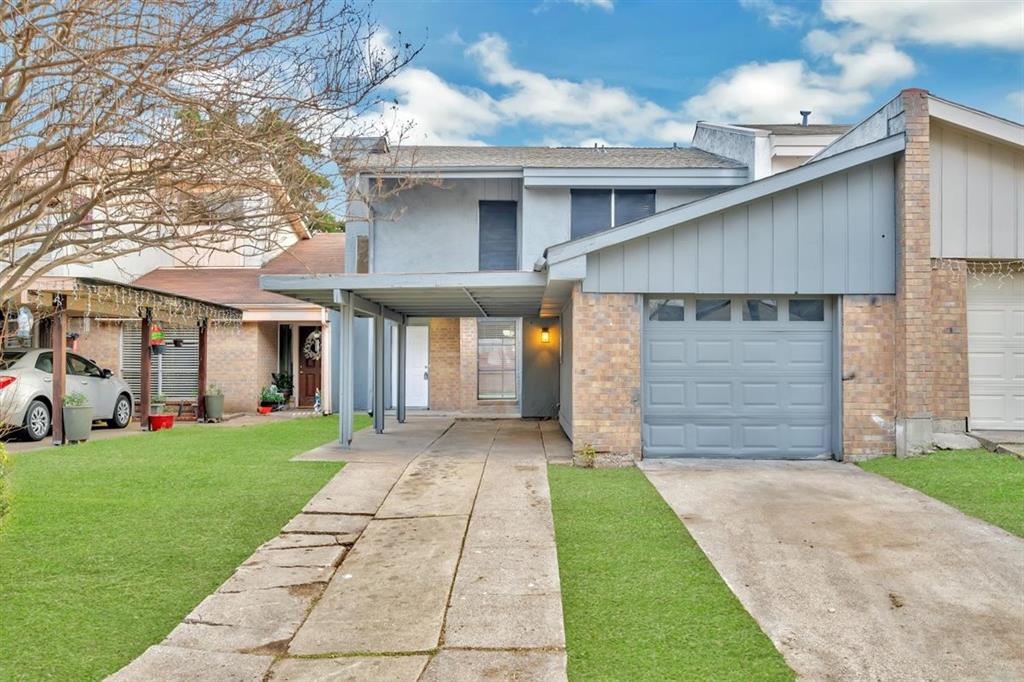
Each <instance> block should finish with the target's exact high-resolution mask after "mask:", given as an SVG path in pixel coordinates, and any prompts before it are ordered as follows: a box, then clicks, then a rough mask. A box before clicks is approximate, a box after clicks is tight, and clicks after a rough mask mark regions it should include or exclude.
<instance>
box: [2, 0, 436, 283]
mask: <svg viewBox="0 0 1024 682" xmlns="http://www.w3.org/2000/svg"><path fill="white" fill-rule="evenodd" d="M416 52H417V49H416V48H415V47H413V46H411V45H408V44H405V45H401V44H400V45H399V46H398V47H397V48H395V47H392V46H389V45H385V44H384V42H383V41H382V34H381V31H380V30H379V28H378V27H377V26H376V25H375V23H374V22H373V20H372V17H371V14H370V8H369V7H368V5H366V4H365V3H363V2H357V1H354V0H64V1H61V0H57V1H56V2H55V1H53V0H49V1H43V0H0V301H2V300H10V299H11V298H12V297H13V296H14V295H15V294H17V293H19V292H20V291H22V290H25V289H26V288H27V287H29V286H30V285H31V283H32V281H33V280H34V279H35V278H37V277H39V276H41V275H44V274H46V273H48V272H52V271H53V270H54V269H56V268H58V267H60V266H63V265H66V264H70V263H86V264H88V263H93V262H97V261H101V260H109V259H114V258H117V257H118V256H123V255H127V254H131V253H135V252H138V251H141V250H143V249H146V248H150V247H158V248H162V249H165V250H168V251H174V252H176V253H179V254H180V253H186V254H187V253H189V252H191V251H194V252H195V253H197V254H199V253H203V252H209V251H211V250H212V251H230V252H238V251H246V252H250V253H252V252H259V251H262V250H266V249H270V248H273V247H274V245H276V244H277V243H278V240H277V239H276V237H277V236H278V235H279V233H280V232H281V231H283V230H295V229H301V220H302V213H301V211H300V209H299V208H297V207H296V205H295V203H294V202H293V201H292V200H291V196H290V191H289V188H291V187H294V186H301V185H302V184H303V183H308V181H309V178H308V177H306V176H305V175H304V174H307V173H337V172H338V171H337V169H336V167H335V166H334V163H333V160H332V159H331V158H330V154H329V152H328V147H329V146H330V144H331V143H332V141H333V145H334V147H333V152H334V154H335V155H336V156H341V157H344V158H346V159H349V160H357V159H359V158H362V157H364V156H365V149H364V148H363V146H362V145H364V144H365V142H364V141H365V139H366V138H367V137H368V136H371V135H372V136H378V135H381V134H384V133H387V132H388V131H384V130H382V129H381V128H380V121H381V120H382V119H380V118H379V117H375V116H373V114H374V113H375V112H379V111H380V108H381V104H382V99H381V95H380V91H381V86H382V84H384V83H385V82H386V81H387V80H388V78H390V77H391V76H392V75H394V74H395V72H396V71H397V70H398V69H400V68H402V67H403V66H404V65H405V64H406V63H408V61H409V60H410V59H411V58H412V57H414V56H415V54H416ZM390 132H391V134H392V137H393V138H394V137H399V138H400V137H401V135H402V131H401V130H398V131H390ZM296 135H301V136H302V137H303V138H304V139H306V140H313V141H315V142H316V143H317V145H319V148H320V149H322V150H323V152H322V153H321V154H313V155H312V156H314V157H315V158H313V159H312V163H298V164H297V163H287V164H282V163H275V159H278V158H280V156H281V155H289V154H291V155H294V154H295V140H296ZM339 145H341V146H342V147H344V146H345V145H351V146H352V149H351V150H350V151H349V152H345V151H344V149H342V150H339ZM308 152H309V150H306V153H308ZM353 163H357V161H353ZM374 163H375V164H376V165H375V168H374V170H379V160H375V161H374ZM317 164H319V166H317ZM353 172H358V169H353V167H352V166H351V165H350V166H349V167H348V168H346V169H345V174H346V175H350V174H352V173H353Z"/></svg>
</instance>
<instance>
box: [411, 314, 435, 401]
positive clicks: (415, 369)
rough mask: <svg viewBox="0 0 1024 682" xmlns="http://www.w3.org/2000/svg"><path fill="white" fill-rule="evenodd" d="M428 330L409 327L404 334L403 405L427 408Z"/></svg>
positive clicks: (413, 326) (422, 327)
mask: <svg viewBox="0 0 1024 682" xmlns="http://www.w3.org/2000/svg"><path fill="white" fill-rule="evenodd" d="M429 335H430V328H429V327H426V326H422V325H409V326H408V327H406V332H405V345H406V350H405V352H406V355H405V405H406V407H426V406H427V382H428V379H427V362H428V359H427V348H428V344H429V341H428V339H429Z"/></svg>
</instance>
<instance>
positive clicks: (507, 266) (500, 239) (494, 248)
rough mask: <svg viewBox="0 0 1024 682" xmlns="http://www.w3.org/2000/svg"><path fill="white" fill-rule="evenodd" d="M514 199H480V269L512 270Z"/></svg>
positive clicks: (516, 262) (514, 250) (513, 254)
mask: <svg viewBox="0 0 1024 682" xmlns="http://www.w3.org/2000/svg"><path fill="white" fill-rule="evenodd" d="M518 264H519V259H518V258H516V202H514V201H481V202H480V269H481V270H515V269H516V268H517V267H518Z"/></svg>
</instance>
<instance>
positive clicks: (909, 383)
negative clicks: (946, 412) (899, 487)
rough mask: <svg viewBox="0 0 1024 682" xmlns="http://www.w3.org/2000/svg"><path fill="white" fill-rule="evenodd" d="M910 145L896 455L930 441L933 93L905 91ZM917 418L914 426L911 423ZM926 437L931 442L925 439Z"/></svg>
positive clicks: (901, 173)
mask: <svg viewBox="0 0 1024 682" xmlns="http://www.w3.org/2000/svg"><path fill="white" fill-rule="evenodd" d="M901 97H902V98H903V109H904V118H905V126H906V138H907V146H906V150H905V151H904V154H903V155H902V156H899V157H898V158H897V162H896V223H897V232H898V236H899V239H898V241H897V244H896V256H897V257H896V268H897V276H896V339H895V342H896V345H895V348H896V354H895V366H896V416H897V420H898V422H899V425H898V428H897V431H898V433H899V434H901V435H900V437H899V438H898V439H897V441H898V442H897V449H896V452H897V454H901V455H902V454H912V453H914V452H918V451H920V450H921V449H924V448H927V447H930V445H931V428H930V419H931V407H932V398H933V393H932V364H931V363H932V357H931V346H932V344H933V342H934V339H933V337H934V327H933V325H932V322H931V302H932V268H931V225H930V219H931V208H930V207H931V195H930V190H929V178H930V171H931V167H930V161H929V159H930V151H929V144H930V142H929V129H930V126H929V119H928V93H927V92H926V91H924V90H917V89H912V90H904V91H903V92H902V93H901ZM908 420H909V421H910V422H916V423H914V424H911V423H908ZM925 441H927V442H925Z"/></svg>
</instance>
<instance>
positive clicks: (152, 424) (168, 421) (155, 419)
mask: <svg viewBox="0 0 1024 682" xmlns="http://www.w3.org/2000/svg"><path fill="white" fill-rule="evenodd" d="M173 427H174V415H173V414H151V415H149V430H150V431H160V430H161V429H170V428H173Z"/></svg>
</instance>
